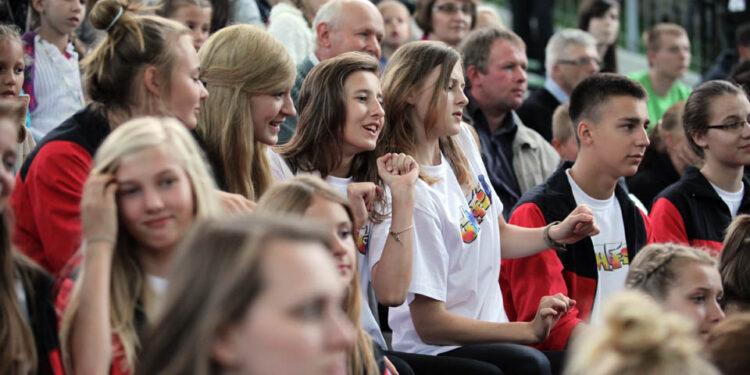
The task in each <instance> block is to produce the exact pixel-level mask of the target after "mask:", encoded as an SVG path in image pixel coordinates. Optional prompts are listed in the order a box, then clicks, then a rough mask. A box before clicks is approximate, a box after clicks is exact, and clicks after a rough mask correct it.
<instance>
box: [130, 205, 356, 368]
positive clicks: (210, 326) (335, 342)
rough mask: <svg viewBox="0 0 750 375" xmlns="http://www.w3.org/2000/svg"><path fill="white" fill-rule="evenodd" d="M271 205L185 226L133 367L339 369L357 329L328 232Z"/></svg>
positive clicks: (344, 360) (343, 365)
mask: <svg viewBox="0 0 750 375" xmlns="http://www.w3.org/2000/svg"><path fill="white" fill-rule="evenodd" d="M297 221H298V220H295V218H290V217H286V216H281V217H279V215H277V213H276V212H273V214H272V216H266V215H254V216H241V217H234V218H232V219H221V220H207V221H205V222H203V223H201V224H199V225H198V226H197V227H196V228H195V230H194V231H192V233H191V234H190V235H189V236H188V238H187V239H186V241H185V244H184V245H183V248H182V250H181V256H180V259H179V260H178V261H177V263H176V264H175V268H174V271H173V272H172V274H171V275H170V278H169V288H168V289H167V293H166V297H165V299H164V308H163V309H162V310H161V314H160V316H161V318H160V319H159V320H158V321H157V323H156V324H155V326H154V327H153V329H152V330H151V331H150V333H149V335H148V336H147V337H148V340H147V341H145V345H144V348H143V351H142V353H143V354H142V357H141V358H142V361H141V365H140V366H139V369H138V373H139V374H148V375H150V374H162V375H178V374H196V375H209V374H217V375H218V374H227V373H238V374H309V375H332V374H335V375H343V374H346V373H347V372H346V369H347V358H346V352H347V350H348V349H349V348H350V347H351V345H352V341H353V337H354V331H353V330H352V327H351V324H350V323H349V321H348V319H347V316H346V315H345V313H344V311H343V310H342V306H343V305H344V301H345V294H346V292H345V290H344V286H343V285H342V284H341V282H340V279H339V278H338V277H337V276H338V275H337V274H338V272H337V271H338V270H337V269H336V268H335V267H334V265H333V262H332V260H331V257H330V255H328V254H327V253H326V252H327V248H328V247H329V245H330V242H329V241H330V236H329V235H327V234H325V233H323V232H322V231H319V230H313V229H310V225H309V224H308V223H298V222H297Z"/></svg>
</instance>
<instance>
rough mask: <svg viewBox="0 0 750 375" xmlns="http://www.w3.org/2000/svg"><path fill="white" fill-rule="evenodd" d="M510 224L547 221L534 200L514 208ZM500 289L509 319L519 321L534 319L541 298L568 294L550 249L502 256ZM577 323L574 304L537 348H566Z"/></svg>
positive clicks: (559, 265)
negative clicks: (528, 254)
mask: <svg viewBox="0 0 750 375" xmlns="http://www.w3.org/2000/svg"><path fill="white" fill-rule="evenodd" d="M509 223H510V224H514V225H518V226H522V227H527V228H538V227H542V226H545V225H546V224H547V223H546V220H545V219H544V215H543V214H542V212H541V210H540V209H539V207H538V206H537V205H535V204H533V203H525V204H522V205H521V206H519V207H518V208H516V210H515V211H514V212H513V215H512V216H511V218H510V221H509ZM500 290H501V291H502V293H503V304H504V307H505V311H506V313H507V314H508V319H510V320H511V321H519V322H529V321H531V320H533V319H534V316H535V315H536V311H537V309H538V307H539V301H540V300H541V299H542V297H544V296H550V295H554V294H557V293H562V294H563V295H566V296H567V295H568V287H567V285H566V284H565V279H564V278H563V265H562V263H561V262H560V259H559V258H558V257H557V253H556V252H555V250H552V249H550V250H547V251H543V252H541V253H539V254H536V255H532V256H529V257H524V258H518V259H507V260H506V259H503V263H502V267H501V269H500ZM580 322H581V319H580V318H579V317H578V309H576V308H575V307H573V308H572V309H570V311H568V313H567V314H565V315H564V316H563V317H562V318H561V319H560V320H559V321H558V322H557V324H556V325H555V326H554V327H553V328H552V330H551V331H550V334H549V337H548V338H547V340H545V341H544V342H542V343H540V344H538V345H536V347H538V348H539V349H542V350H563V349H565V347H566V346H567V343H568V338H569V337H570V332H571V331H572V330H573V328H574V327H575V326H576V325H577V324H578V323H580Z"/></svg>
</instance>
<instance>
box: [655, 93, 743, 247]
mask: <svg viewBox="0 0 750 375" xmlns="http://www.w3.org/2000/svg"><path fill="white" fill-rule="evenodd" d="M748 121H750V101H748V98H747V94H746V93H745V91H743V90H742V89H741V88H740V87H739V86H737V85H735V84H733V83H730V82H727V81H718V80H717V81H708V82H705V83H703V84H701V85H700V86H698V87H697V88H696V89H695V90H694V91H693V92H692V93H691V94H690V97H689V98H688V101H687V103H686V104H685V113H684V115H683V127H684V128H685V136H686V138H687V141H688V144H689V145H690V147H691V148H692V149H693V151H694V152H695V153H696V154H697V155H699V156H701V157H703V158H704V159H705V164H704V165H703V167H701V168H700V170H699V169H697V168H693V167H689V168H688V169H687V170H686V171H685V174H683V175H682V178H681V179H680V180H679V181H678V182H676V183H674V184H673V185H671V186H670V187H668V188H667V189H665V190H664V191H663V192H662V193H661V194H659V196H658V197H656V200H655V201H654V204H653V207H652V209H651V213H650V215H649V217H650V218H651V231H650V232H649V233H650V238H649V242H659V243H666V242H674V243H679V244H684V245H691V246H695V247H704V248H706V249H707V250H708V251H709V252H710V253H711V255H713V256H714V257H715V256H718V254H719V251H721V241H722V240H723V238H724V231H725V230H726V228H727V227H728V226H729V223H730V222H731V221H732V219H733V218H734V217H736V216H737V215H738V214H740V213H750V186H749V184H750V182H748V181H747V180H746V179H743V170H744V168H745V165H748V164H750V125H749V124H748Z"/></svg>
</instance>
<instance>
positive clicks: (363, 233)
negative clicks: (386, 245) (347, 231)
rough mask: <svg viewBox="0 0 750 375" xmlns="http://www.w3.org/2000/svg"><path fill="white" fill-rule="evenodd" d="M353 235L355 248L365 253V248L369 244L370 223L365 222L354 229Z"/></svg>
mask: <svg viewBox="0 0 750 375" xmlns="http://www.w3.org/2000/svg"><path fill="white" fill-rule="evenodd" d="M354 234H355V236H354V238H355V239H356V242H357V250H358V251H359V253H360V254H362V255H367V249H368V248H369V245H370V224H369V223H368V224H365V225H363V226H362V228H359V229H357V230H355V233H354Z"/></svg>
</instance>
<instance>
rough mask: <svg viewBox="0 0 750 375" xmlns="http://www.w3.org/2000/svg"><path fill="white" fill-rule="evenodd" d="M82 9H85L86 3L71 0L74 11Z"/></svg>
mask: <svg viewBox="0 0 750 375" xmlns="http://www.w3.org/2000/svg"><path fill="white" fill-rule="evenodd" d="M84 9H86V5H84V4H81V2H80V1H79V0H74V1H73V10H74V11H76V13H77V12H81V11H83V10H84Z"/></svg>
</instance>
